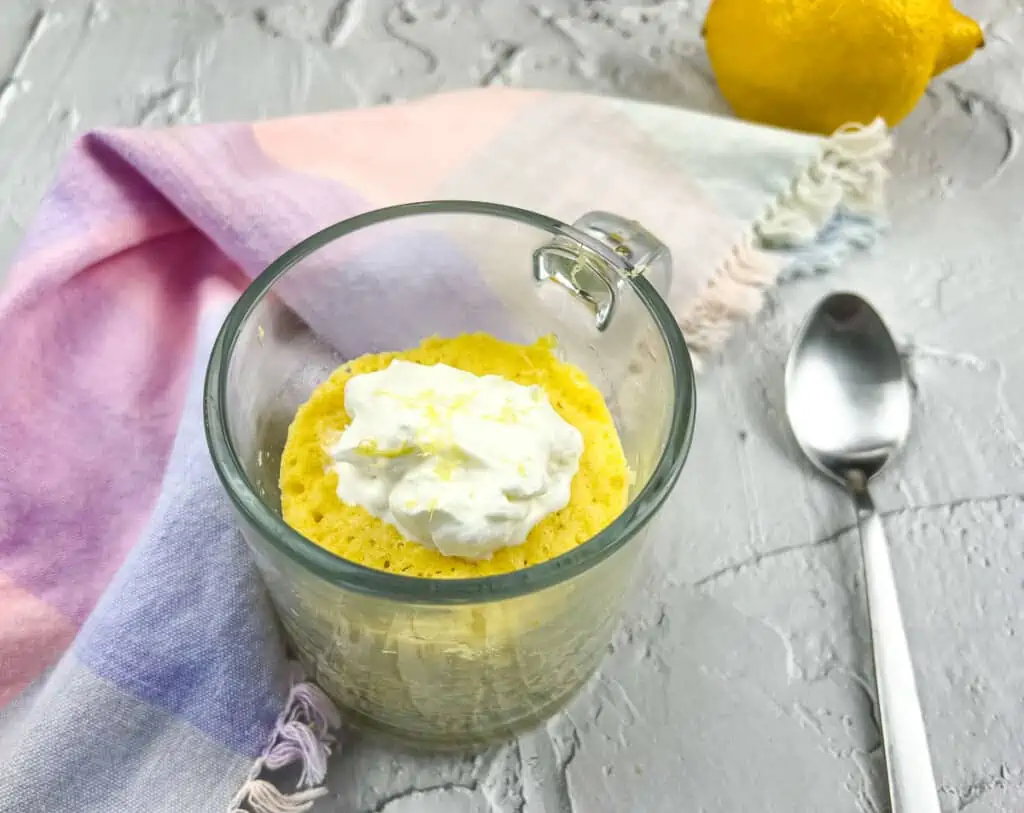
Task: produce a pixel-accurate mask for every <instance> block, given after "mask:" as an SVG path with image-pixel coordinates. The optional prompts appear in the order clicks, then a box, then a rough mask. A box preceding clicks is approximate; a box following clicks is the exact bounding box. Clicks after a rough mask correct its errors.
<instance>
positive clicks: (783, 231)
mask: <svg viewBox="0 0 1024 813" xmlns="http://www.w3.org/2000/svg"><path fill="white" fill-rule="evenodd" d="M891 152H892V139H891V138H890V136H889V131H888V129H887V128H886V126H885V122H884V121H883V120H882V119H876V120H875V121H874V122H872V123H871V124H869V125H866V126H864V125H854V124H849V125H844V126H843V127H840V128H839V129H838V130H837V131H836V132H835V133H834V134H833V135H832V136H830V137H829V138H828V139H826V140H825V142H824V145H823V147H822V151H821V153H820V154H819V156H818V158H817V159H816V160H815V161H814V162H813V163H812V164H811V165H810V166H809V167H807V169H806V170H804V172H803V173H802V174H801V175H800V177H799V178H797V179H796V181H794V183H793V185H792V186H791V187H790V188H789V189H787V190H786V191H785V192H783V193H782V194H780V195H779V196H778V197H777V198H776V199H775V201H774V202H773V203H772V204H771V205H770V206H769V207H768V208H767V210H766V211H765V212H764V214H763V215H762V216H761V217H760V218H758V219H757V220H756V221H755V222H754V225H753V227H752V229H751V230H750V231H749V232H748V233H747V234H746V235H744V237H743V238H742V239H741V240H740V242H739V244H738V245H737V246H736V247H734V248H733V250H732V251H731V252H730V254H729V256H728V257H726V258H725V260H724V261H723V262H722V264H721V265H720V266H719V267H718V268H717V269H716V270H715V272H714V274H713V275H712V277H711V280H710V281H709V283H708V286H707V288H706V289H705V291H704V293H703V294H702V295H701V296H699V297H698V298H697V300H696V301H695V302H694V303H693V304H692V305H691V306H690V307H689V308H688V309H687V310H686V311H685V312H684V313H683V314H682V315H681V317H680V319H679V323H680V326H681V327H682V330H683V335H684V336H685V337H686V340H687V344H688V345H689V347H690V350H691V352H692V353H693V356H694V363H695V365H696V366H697V369H698V370H699V369H700V368H701V365H702V360H703V358H704V357H706V355H707V354H708V353H711V352H713V351H714V350H716V349H717V348H718V347H720V346H721V345H722V344H723V343H724V342H725V340H726V339H727V338H728V337H729V335H730V334H731V332H732V329H733V327H734V326H735V324H736V322H738V321H741V320H743V319H747V318H749V317H750V316H753V315H754V314H755V313H757V312H758V311H759V310H760V309H761V305H762V304H763V301H764V292H765V291H766V290H767V289H768V288H769V287H770V286H772V285H773V284H774V283H775V282H776V281H777V280H778V278H779V275H780V273H781V271H782V270H783V269H782V268H781V267H780V264H779V259H778V257H777V256H773V255H772V254H771V253H770V252H771V250H772V249H792V248H799V247H801V246H806V245H809V244H811V243H813V242H814V241H815V240H817V239H818V238H819V236H820V235H821V233H822V231H823V230H824V229H825V227H826V226H827V225H828V224H829V223H830V222H831V221H832V219H833V218H834V217H835V216H836V214H837V213H838V212H840V211H842V212H844V213H847V214H849V215H852V216H855V217H858V218H863V219H865V220H867V219H881V218H883V217H884V215H885V189H886V180H887V179H888V177H889V172H888V170H887V169H886V164H885V162H886V159H887V158H888V157H889V155H890V154H891ZM857 234H859V232H858V231H857V230H856V229H854V230H853V232H852V235H853V236H852V239H851V240H850V241H849V242H851V243H855V244H864V243H865V240H864V239H863V238H858V237H857Z"/></svg>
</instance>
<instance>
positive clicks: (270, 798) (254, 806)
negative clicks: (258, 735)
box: [228, 677, 341, 813]
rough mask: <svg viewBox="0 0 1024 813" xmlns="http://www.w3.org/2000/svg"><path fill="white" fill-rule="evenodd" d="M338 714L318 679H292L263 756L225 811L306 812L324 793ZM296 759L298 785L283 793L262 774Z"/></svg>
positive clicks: (257, 812) (243, 812) (260, 812)
mask: <svg viewBox="0 0 1024 813" xmlns="http://www.w3.org/2000/svg"><path fill="white" fill-rule="evenodd" d="M340 725H341V715H340V714H338V709H337V708H336V707H335V705H334V703H332V702H331V700H330V698H329V697H327V695H326V694H324V693H323V691H322V690H321V689H320V688H319V687H317V686H316V685H314V684H312V683H309V682H308V681H305V680H303V679H301V677H300V678H299V679H298V680H297V681H296V682H295V683H294V684H293V685H292V688H291V691H290V692H289V693H288V700H287V701H286V702H285V705H284V709H282V711H281V713H280V714H279V715H278V717H277V721H276V722H275V723H274V730H273V732H272V734H271V736H270V742H269V743H268V744H267V747H266V749H265V750H264V752H263V754H262V756H260V757H259V759H257V760H256V761H255V762H254V763H253V766H252V768H251V770H250V771H249V775H248V776H247V777H246V780H245V783H244V784H243V785H242V787H241V788H239V790H238V793H236V794H235V797H234V798H233V799H232V800H231V803H230V804H229V805H228V811H229V813H306V811H307V810H309V809H310V808H311V807H312V806H313V803H314V802H315V801H316V800H317V799H319V798H320V797H321V796H324V795H325V794H326V793H327V788H325V787H323V782H324V779H325V778H326V776H327V758H328V757H329V756H330V755H331V748H332V747H333V746H334V745H335V742H336V740H335V738H334V735H333V733H332V732H333V731H334V729H336V728H338V727H339V726H340ZM296 763H298V764H299V766H300V769H301V772H300V774H299V779H298V789H297V790H296V791H294V792H292V793H284V792H283V791H281V790H279V789H278V788H276V787H275V786H274V785H273V784H271V783H270V782H268V781H267V780H266V779H261V778H260V776H261V775H262V774H263V772H264V771H276V770H279V769H281V768H284V767H287V766H288V765H294V764H296Z"/></svg>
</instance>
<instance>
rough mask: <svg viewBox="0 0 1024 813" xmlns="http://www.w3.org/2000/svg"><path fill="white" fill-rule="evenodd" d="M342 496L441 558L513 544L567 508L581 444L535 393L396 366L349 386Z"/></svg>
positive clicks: (339, 465) (500, 382)
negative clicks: (551, 516)
mask: <svg viewBox="0 0 1024 813" xmlns="http://www.w3.org/2000/svg"><path fill="white" fill-rule="evenodd" d="M345 411H346V412H348V414H349V417H350V418H351V419H352V422H351V424H349V426H348V427H346V429H345V431H344V432H343V433H342V434H341V436H340V437H339V438H338V439H337V440H336V441H335V442H333V443H331V444H329V445H328V447H327V453H328V454H329V455H330V457H331V460H332V464H331V467H332V469H333V470H334V472H335V473H336V474H337V475H338V497H339V498H340V499H341V500H342V501H343V502H345V503H348V504H349V505H358V506H362V507H363V508H365V509H366V510H367V511H369V512H370V513H371V514H373V516H375V517H377V518H378V519H381V520H383V521H384V522H387V523H389V524H391V525H393V526H394V527H395V528H397V529H398V531H399V532H400V533H401V534H402V535H403V536H404V537H406V538H407V539H410V540H412V541H414V542H418V543H420V544H421V545H425V546H428V547H431V548H436V549H437V550H438V551H440V552H441V553H443V554H445V555H447V556H460V557H463V558H466V559H487V558H490V556H491V554H492V553H493V552H494V551H496V550H498V549H499V548H503V547H507V546H511V545H519V544H521V543H523V542H524V541H525V540H526V536H527V534H529V532H530V531H531V530H532V529H533V527H534V526H535V525H536V524H537V523H538V522H540V521H541V520H542V519H544V517H546V516H548V515H549V514H552V513H554V512H555V511H559V510H561V509H562V508H564V507H565V506H566V505H567V504H568V502H569V488H570V484H571V483H572V478H573V477H574V476H575V474H576V471H577V470H578V468H579V461H580V455H581V454H582V453H583V438H582V436H581V435H580V433H579V430H577V429H576V427H574V426H572V425H571V424H569V423H567V422H566V421H565V420H563V419H562V417H561V416H560V415H559V414H558V413H557V412H555V410H554V408H553V407H552V406H551V404H550V402H549V401H548V398H547V395H546V393H545V392H544V390H543V389H541V388H540V387H525V386H523V385H521V384H516V383H514V382H512V381H508V380H507V379H505V378H502V377H500V376H496V375H486V376H477V375H473V374H472V373H467V372H465V371H463V370H458V369H456V368H454V367H449V366H447V365H445V364H436V365H422V364H415V363H412V362H408V361H401V360H395V361H392V362H391V364H390V365H389V366H388V367H387V368H386V369H384V370H379V371H377V372H373V373H365V374H363V375H357V376H353V377H352V378H351V379H349V381H348V382H347V384H346V385H345Z"/></svg>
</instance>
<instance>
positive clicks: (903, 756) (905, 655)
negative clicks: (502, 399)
mask: <svg viewBox="0 0 1024 813" xmlns="http://www.w3.org/2000/svg"><path fill="white" fill-rule="evenodd" d="M851 492H852V494H853V499H854V504H855V505H856V507H857V525H858V527H859V528H860V541H861V548H862V550H863V555H864V572H865V576H866V582H867V595H868V615H869V617H870V619H871V640H872V647H873V651H874V658H875V685H876V687H877V692H878V711H879V719H880V721H881V725H882V743H883V747H884V749H885V764H886V771H887V773H888V777H889V800H890V804H891V807H892V811H893V813H940V811H939V794H938V791H937V790H936V787H935V774H934V773H933V772H932V762H931V757H930V756H929V753H928V738H927V735H926V734H925V730H924V719H923V718H922V716H921V703H920V701H919V700H918V697H917V684H916V682H915V680H914V667H913V664H912V663H911V660H910V648H909V647H908V646H907V635H906V633H905V632H904V630H903V616H902V614H901V613H900V604H899V600H898V599H897V597H896V581H895V579H894V578H893V573H892V561H891V560H890V558H889V544H888V542H887V541H886V539H885V530H884V528H883V527H882V520H881V519H879V517H878V514H877V512H876V511H875V506H874V503H872V501H871V495H870V494H868V490H867V487H866V485H864V484H858V485H855V486H853V487H852V488H851Z"/></svg>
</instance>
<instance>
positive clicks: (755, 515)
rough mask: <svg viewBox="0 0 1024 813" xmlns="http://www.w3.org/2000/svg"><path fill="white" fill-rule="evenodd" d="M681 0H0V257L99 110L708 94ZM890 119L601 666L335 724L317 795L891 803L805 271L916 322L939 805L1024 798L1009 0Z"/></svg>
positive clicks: (498, 806) (710, 404) (915, 548)
mask: <svg viewBox="0 0 1024 813" xmlns="http://www.w3.org/2000/svg"><path fill="white" fill-rule="evenodd" d="M705 5H706V4H705V3H704V2H701V1H700V0H695V2H692V3H691V2H688V1H687V0H666V1H665V2H654V0H648V1H647V2H643V1H642V0H632V1H631V2H630V1H629V0H605V1H603V2H602V0H592V2H586V1H585V0H539V1H538V2H518V1H515V2H514V1H513V0H476V2H472V0H452V1H451V2H443V0H419V2H417V1H416V0H347V2H346V0H341V2H337V1H336V0H309V1H308V2H301V0H293V1H292V2H263V3H261V2H256V1H255V0H95V1H94V2H86V0H80V1H79V0H64V2H61V0H53V2H44V0H3V2H2V5H0V166H2V168H3V169H2V172H0V265H3V264H4V263H5V262H6V260H7V258H8V257H9V256H10V253H11V251H12V250H13V247H14V245H15V244H16V242H17V240H18V238H19V236H20V234H21V232H22V231H23V228H24V225H25V224H26V223H27V222H28V220H29V219H30V218H31V216H32V213H33V211H34V209H35V207H36V205H37V203H38V201H39V198H40V196H41V195H42V193H43V191H44V190H45V188H46V186H47V184H48V182H49V179H50V177H51V175H52V173H53V171H54V168H55V165H56V162H57V160H58V158H59V156H60V155H61V152H62V151H63V149H64V148H65V147H66V146H67V144H68V143H69V141H70V140H71V139H72V138H74V137H75V135H77V134H78V133H81V132H83V131H84V130H87V129H89V128H91V127H95V126H100V125H112V124H119V125H132V124H140V125H164V124H173V123H177V122H196V121H217V120H225V119H237V118H243V119H244V118H253V117H266V116H279V115H285V114H289V113H296V112H304V111H317V110H326V109H331V108H337V107H344V106H352V105H367V104H374V103H378V102H386V101H391V100H395V99H401V98H405V97H411V96H417V95H420V94H423V93H427V92H430V91H436V90H441V89H448V88H457V87H465V86H474V85H487V84H509V85H528V86H541V87H550V88H575V89H584V90H591V91H602V92H611V93H616V94H622V95H630V96H635V97H641V98H645V99H652V100H657V101H662V102H669V103H674V104H680V105H684V106H689V107H695V108H699V109H703V110H711V111H722V110H723V109H724V108H723V104H722V102H721V101H720V99H719V98H718V96H717V95H716V91H715V89H714V83H713V80H712V79H711V77H710V73H709V70H708V67H707V63H706V60H705V58H704V56H703V52H702V46H701V42H700V38H699V35H698V31H699V25H700V21H701V19H702V17H703V14H704V10H705ZM961 8H962V9H963V10H965V11H967V12H968V13H971V14H973V15H974V16H975V17H977V18H978V19H979V20H981V21H982V23H983V24H984V26H985V30H986V35H987V38H988V42H989V44H988V47H987V48H986V49H985V51H984V52H982V53H980V54H978V55H977V56H976V57H975V58H974V59H973V60H972V61H971V62H970V64H968V65H966V66H963V67H961V68H958V69H956V70H955V71H953V72H951V73H949V74H948V75H946V76H944V77H942V78H940V79H939V80H938V81H936V82H935V83H934V84H933V87H932V89H931V91H930V93H929V95H928V97H927V98H926V99H925V100H923V101H922V103H921V105H920V106H919V107H918V109H917V111H916V112H915V113H914V114H913V115H912V116H911V118H910V119H909V120H908V121H907V122H905V123H904V124H903V125H902V126H901V127H900V128H899V129H898V131H897V138H898V150H897V154H896V157H895V159H894V160H893V163H892V169H893V172H894V179H893V184H892V202H893V204H892V208H893V229H892V233H891V235H890V236H889V237H888V238H887V239H886V240H885V241H884V243H883V244H882V245H881V246H880V248H879V249H878V250H877V251H876V252H875V254H874V255H873V256H870V257H865V258H861V259H858V260H857V261H855V262H853V263H851V264H850V265H849V266H848V267H847V268H845V269H843V270H842V271H840V272H838V273H835V274H833V275H831V276H829V277H828V278H824V279H815V280H808V281H802V282H798V283H795V284H792V285H790V286H788V287H786V288H785V289H784V290H782V291H780V292H778V294H777V295H776V296H774V297H773V298H772V300H771V301H770V302H769V304H768V307H767V308H766V310H765V312H764V313H763V314H762V315H761V316H760V317H759V318H758V319H757V320H756V321H754V322H753V323H752V324H750V325H749V326H747V327H745V328H743V329H741V330H740V331H739V334H738V335H737V336H736V338H735V339H734V340H733V342H732V343H731V344H730V346H729V348H728V350H727V351H726V352H725V354H724V356H723V358H722V359H721V360H720V361H719V363H717V364H716V365H715V366H714V367H713V368H712V369H711V370H710V371H709V372H708V373H707V374H706V375H705V377H704V378H703V380H702V382H701V386H700V416H699V431H698V435H697V440H696V442H695V445H694V448H693V452H692V455H691V459H690V462H689V464H688V467H687V470H686V471H685V473H684V475H683V478H682V481H681V483H680V485H679V488H678V491H677V493H676V495H675V497H674V499H673V501H672V503H671V505H670V506H669V508H667V509H666V512H665V515H664V517H663V520H662V522H661V523H660V526H659V531H658V536H659V538H658V543H657V549H656V551H655V554H654V555H655V556H656V559H657V567H655V568H653V569H652V574H656V575H651V576H650V577H649V578H648V584H647V589H646V591H645V594H644V595H643V596H642V598H641V599H639V600H637V601H636V602H635V605H634V607H633V608H632V610H631V611H630V613H629V614H628V617H627V619H626V623H625V625H624V627H623V629H622V631H621V633H620V634H619V636H618V638H617V640H616V644H615V647H614V652H613V653H612V654H611V655H610V656H609V658H608V660H607V662H606V664H605V666H604V668H603V670H602V673H601V675H600V676H599V679H597V680H596V681H595V682H594V684H593V685H592V686H591V688H590V689H589V691H588V692H587V693H586V695H585V696H584V697H582V698H581V699H580V700H579V701H578V702H577V703H576V704H575V705H574V706H573V708H572V709H571V710H570V712H569V713H568V714H565V715H563V716H561V717H559V718H557V719H556V720H554V721H552V722H551V723H550V724H549V725H548V726H547V728H546V729H544V730H541V731H539V732H537V733H535V734H533V735H530V736H527V737H523V738H521V739H520V740H519V741H517V742H515V743H511V744H509V745H507V746H505V747H502V748H497V749H494V750H493V751H491V752H488V753H487V754H485V755H483V756H481V757H479V758H477V759H474V760H466V759H461V758H427V757H408V756H403V755H401V754H398V753H397V752H393V751H390V750H388V749H386V748H381V747H379V746H375V745H372V744H369V743H366V742H360V741H349V742H346V743H344V745H343V748H342V753H341V754H340V755H339V756H338V757H336V759H335V763H334V765H333V770H332V777H331V790H332V795H331V797H330V799H328V800H325V801H324V802H323V803H321V804H319V805H318V806H317V810H318V811H321V810H322V811H345V812H346V813H347V812H348V811H352V812H353V813H355V812H356V811H358V812H360V813H363V812H366V813H369V811H387V813H409V812H410V811H435V810H436V811H440V810H445V811H458V812H461V811H481V812H483V811H493V813H540V811H552V813H563V812H564V811H581V812H586V813H590V811H620V810H622V811H625V810H637V811H645V813H659V812H663V813H678V811H680V810H682V811H695V812H696V811H707V812H708V813H711V812H712V811H729V812H730V813H740V812H741V811H744V812H745V811H750V812H751V813H755V812H756V813H768V812H769V811H785V812H786V813H802V812H803V811H807V813H812V812H813V813H821V811H830V813H839V812H840V811H858V810H859V811H865V812H867V811H876V810H881V809H882V808H883V807H884V803H883V801H882V800H883V799H884V793H883V790H882V785H881V781H882V773H881V757H880V749H879V737H878V730H877V727H876V725H875V722H874V719H873V715H872V712H871V697H872V688H871V686H872V684H871V679H870V661H869V656H868V641H867V631H866V630H867V628H866V622H865V618H864V613H863V606H862V598H861V596H862V590H861V587H862V585H861V579H860V575H859V552H858V548H857V541H856V538H855V534H854V533H853V532H852V531H851V522H852V512H851V509H850V506H849V505H848V504H847V502H846V500H845V499H844V497H843V496H842V495H841V494H838V493H836V491H835V490H834V489H833V488H832V487H831V486H829V485H827V484H825V483H822V482H821V481H820V480H819V479H818V478H816V477H815V476H814V475H813V474H812V473H811V472H810V471H809V469H808V468H807V466H805V465H803V464H802V463H800V462H799V460H798V457H797V455H796V452H795V449H794V446H793V443H792V442H791V441H790V439H789V438H788V436H787V434H786V432H785V431H784V429H783V424H782V416H781V412H780V407H781V369H782V363H783V360H784V358H785V353H786V349H787V346H788V343H789V340H790V338H791V337H792V335H793V333H794V331H795V329H796V326H797V325H798V323H799V321H800V319H801V318H802V316H803V314H804V313H805V312H806V309H807V308H808V307H809V306H810V305H811V303H812V302H813V301H814V300H815V299H817V298H818V297H819V296H820V295H822V294H823V293H824V292H825V291H827V290H831V289H833V288H837V287H847V288H853V289H856V290H858V291H861V292H863V293H864V294H866V295H868V296H869V297H871V298H872V299H873V300H874V301H875V303H876V304H877V305H878V307H879V308H880V309H881V311H882V312H883V314H885V315H886V317H887V318H888V320H889V321H890V322H891V324H892V325H893V327H894V329H896V330H897V331H898V332H899V334H900V335H901V337H903V338H904V339H905V340H906V341H907V342H908V345H909V346H910V347H911V348H912V350H911V351H910V360H911V364H912V369H913V371H914V376H915V380H916V383H917V399H916V425H915V429H914V435H913V439H912V442H911V444H910V447H909V449H908V451H907V454H906V456H905V457H904V459H903V460H902V463H901V465H900V467H899V468H898V469H896V470H893V471H892V472H891V473H889V475H888V476H887V477H886V478H885V480H884V482H883V483H882V484H881V485H880V487H879V488H878V494H877V501H878V502H879V504H880V506H881V508H882V509H883V510H884V512H885V521H886V527H887V530H888V532H889V534H890V537H891V541H892V544H893V548H894V558H895V567H896V570H897V579H898V582H899V584H900V588H901V590H902V598H903V604H904V613H905V616H906V622H907V625H908V628H909V629H908V633H909V636H910V640H911V645H912V647H913V650H914V655H915V658H916V662H917V667H918V675H919V682H920V684H921V692H922V697H923V703H924V707H925V715H926V717H927V723H928V727H929V730H930V736H931V741H932V745H933V749H934V759H935V766H936V772H937V774H938V780H939V782H940V784H941V786H942V797H943V805H944V809H945V810H947V811H970V812H971V813H993V812H994V811H1020V810H1024V657H1022V654H1021V650H1020V645H1021V640H1022V639H1021V636H1024V612H1022V606H1024V553H1022V547H1021V539H1022V531H1024V427H1022V418H1024V320H1022V319H1021V307H1022V305H1024V227H1022V220H1024V160H1022V159H1021V158H1020V156H1019V155H1018V147H1019V138H1020V136H1019V133H1020V127H1021V123H1022V121H1024V53H1022V51H1021V45H1022V44H1024V7H1022V6H1021V5H1020V3H1019V1H1018V0H964V2H963V3H962V5H961Z"/></svg>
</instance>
